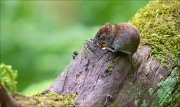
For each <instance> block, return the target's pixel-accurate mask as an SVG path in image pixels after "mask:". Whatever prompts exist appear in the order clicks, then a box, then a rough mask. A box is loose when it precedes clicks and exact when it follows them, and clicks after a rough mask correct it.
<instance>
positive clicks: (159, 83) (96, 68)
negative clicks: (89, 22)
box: [48, 4, 180, 107]
mask: <svg viewBox="0 0 180 107" xmlns="http://www.w3.org/2000/svg"><path fill="white" fill-rule="evenodd" d="M157 5H158V4H157ZM152 9H153V8H152ZM151 50H152V48H151V47H150V45H143V44H142V45H141V46H139V48H138V50H137V52H136V53H135V54H134V55H133V61H132V63H133V66H134V71H136V72H137V73H138V76H137V80H136V81H133V78H134V77H133V75H134V73H132V67H131V64H130V60H129V57H128V56H127V55H125V54H122V53H111V52H105V51H104V50H102V49H100V48H98V47H97V46H96V45H95V44H94V41H93V40H87V41H86V42H85V47H84V50H82V51H81V52H78V53H74V59H73V60H72V61H71V62H70V64H69V65H68V66H67V68H66V69H65V70H64V72H63V74H61V75H60V76H59V77H58V78H57V79H56V80H55V81H54V82H53V83H52V84H51V85H50V86H49V88H48V89H49V90H51V91H55V92H57V93H59V94H62V93H71V92H76V93H77V97H76V101H77V102H78V104H79V106H80V107H109V106H110V107H111V106H112V107H135V106H138V107H139V106H142V107H146V106H153V107H157V106H177V107H178V106H180V104H179V101H178V100H177V99H178V98H180V95H179V93H178V92H180V88H179V77H177V75H178V76H179V69H178V67H179V66H178V65H177V66H175V67H171V68H168V69H165V68H163V66H162V64H161V62H160V61H158V60H157V59H156V58H154V57H152V56H151ZM174 79H175V80H174ZM168 81H169V82H172V81H175V82H174V83H173V84H171V83H168ZM171 85H172V86H171ZM166 87H171V88H166ZM177 94H178V95H177ZM172 96H175V97H172Z"/></svg>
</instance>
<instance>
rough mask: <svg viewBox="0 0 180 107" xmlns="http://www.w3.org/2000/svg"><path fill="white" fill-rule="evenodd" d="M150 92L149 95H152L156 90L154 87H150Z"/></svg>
mask: <svg viewBox="0 0 180 107" xmlns="http://www.w3.org/2000/svg"><path fill="white" fill-rule="evenodd" d="M148 92H149V95H150V96H152V95H153V92H154V90H153V88H149V90H148Z"/></svg>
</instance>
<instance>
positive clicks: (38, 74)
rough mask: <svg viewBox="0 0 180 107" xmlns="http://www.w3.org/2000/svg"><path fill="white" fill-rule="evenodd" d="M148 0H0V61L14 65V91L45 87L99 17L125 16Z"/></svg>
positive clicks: (109, 19) (110, 19)
mask: <svg viewBox="0 0 180 107" xmlns="http://www.w3.org/2000/svg"><path fill="white" fill-rule="evenodd" d="M147 3H148V0H122V1H117V0H111V1H102V0H97V1H95V0H93V1H85V0H84V1H83V0H76V1H73V0H60V1H57V0H54V1H51V0H38V1H35V0H29V1H27V0H24V1H23V0H1V2H0V10H1V16H0V17H1V18H0V24H1V28H0V62H1V63H5V64H10V65H12V66H13V69H17V70H18V86H17V87H18V91H19V92H22V93H24V94H26V95H32V94H34V93H37V92H40V91H42V90H43V89H45V88H46V87H47V86H48V85H49V84H50V83H51V82H52V81H53V80H54V79H55V78H56V77H57V76H58V75H59V74H60V73H61V72H62V71H63V69H64V68H65V67H66V66H67V64H68V63H69V61H70V60H71V59H72V53H73V51H80V50H81V49H83V43H84V40H86V39H88V38H93V37H94V35H95V34H96V32H97V31H98V28H99V27H100V26H101V25H103V24H104V23H105V22H110V23H112V24H115V23H119V22H123V21H126V22H127V21H128V20H129V19H130V18H131V17H133V15H134V14H135V13H136V12H137V11H138V9H139V8H141V7H143V6H145V5H146V4H147Z"/></svg>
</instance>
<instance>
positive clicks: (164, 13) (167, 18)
mask: <svg viewBox="0 0 180 107" xmlns="http://www.w3.org/2000/svg"><path fill="white" fill-rule="evenodd" d="M130 23H132V24H133V25H135V26H136V27H137V28H138V29H139V31H140V35H141V44H149V45H151V46H152V51H151V55H152V56H154V57H155V58H157V59H159V60H160V61H161V62H162V63H163V65H164V66H165V67H167V65H168V58H170V59H171V60H172V62H173V64H174V65H177V64H178V59H179V58H180V45H179V43H180V36H179V35H180V2H179V1H177V0H171V1H166V0H157V1H154V0H153V1H150V3H149V4H148V5H147V6H145V7H144V8H142V9H141V10H140V11H139V12H138V13H137V14H136V15H135V16H134V17H133V18H132V19H131V20H130Z"/></svg>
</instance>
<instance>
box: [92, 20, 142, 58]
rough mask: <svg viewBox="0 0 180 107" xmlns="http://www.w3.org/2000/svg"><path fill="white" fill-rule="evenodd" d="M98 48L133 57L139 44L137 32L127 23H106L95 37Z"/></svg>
mask: <svg viewBox="0 0 180 107" xmlns="http://www.w3.org/2000/svg"><path fill="white" fill-rule="evenodd" d="M95 40H96V41H97V43H98V46H99V47H100V48H102V49H107V50H109V51H112V52H122V53H126V54H128V55H133V54H134V53H135V52H136V50H137V48H138V46H139V42H140V36H139V31H138V30H137V29H136V28H135V27H134V26H133V25H131V24H129V23H125V22H122V23H118V24H115V25H112V24H109V23H106V24H105V25H103V26H102V27H101V28H100V29H99V31H98V32H97V34H96V36H95Z"/></svg>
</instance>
